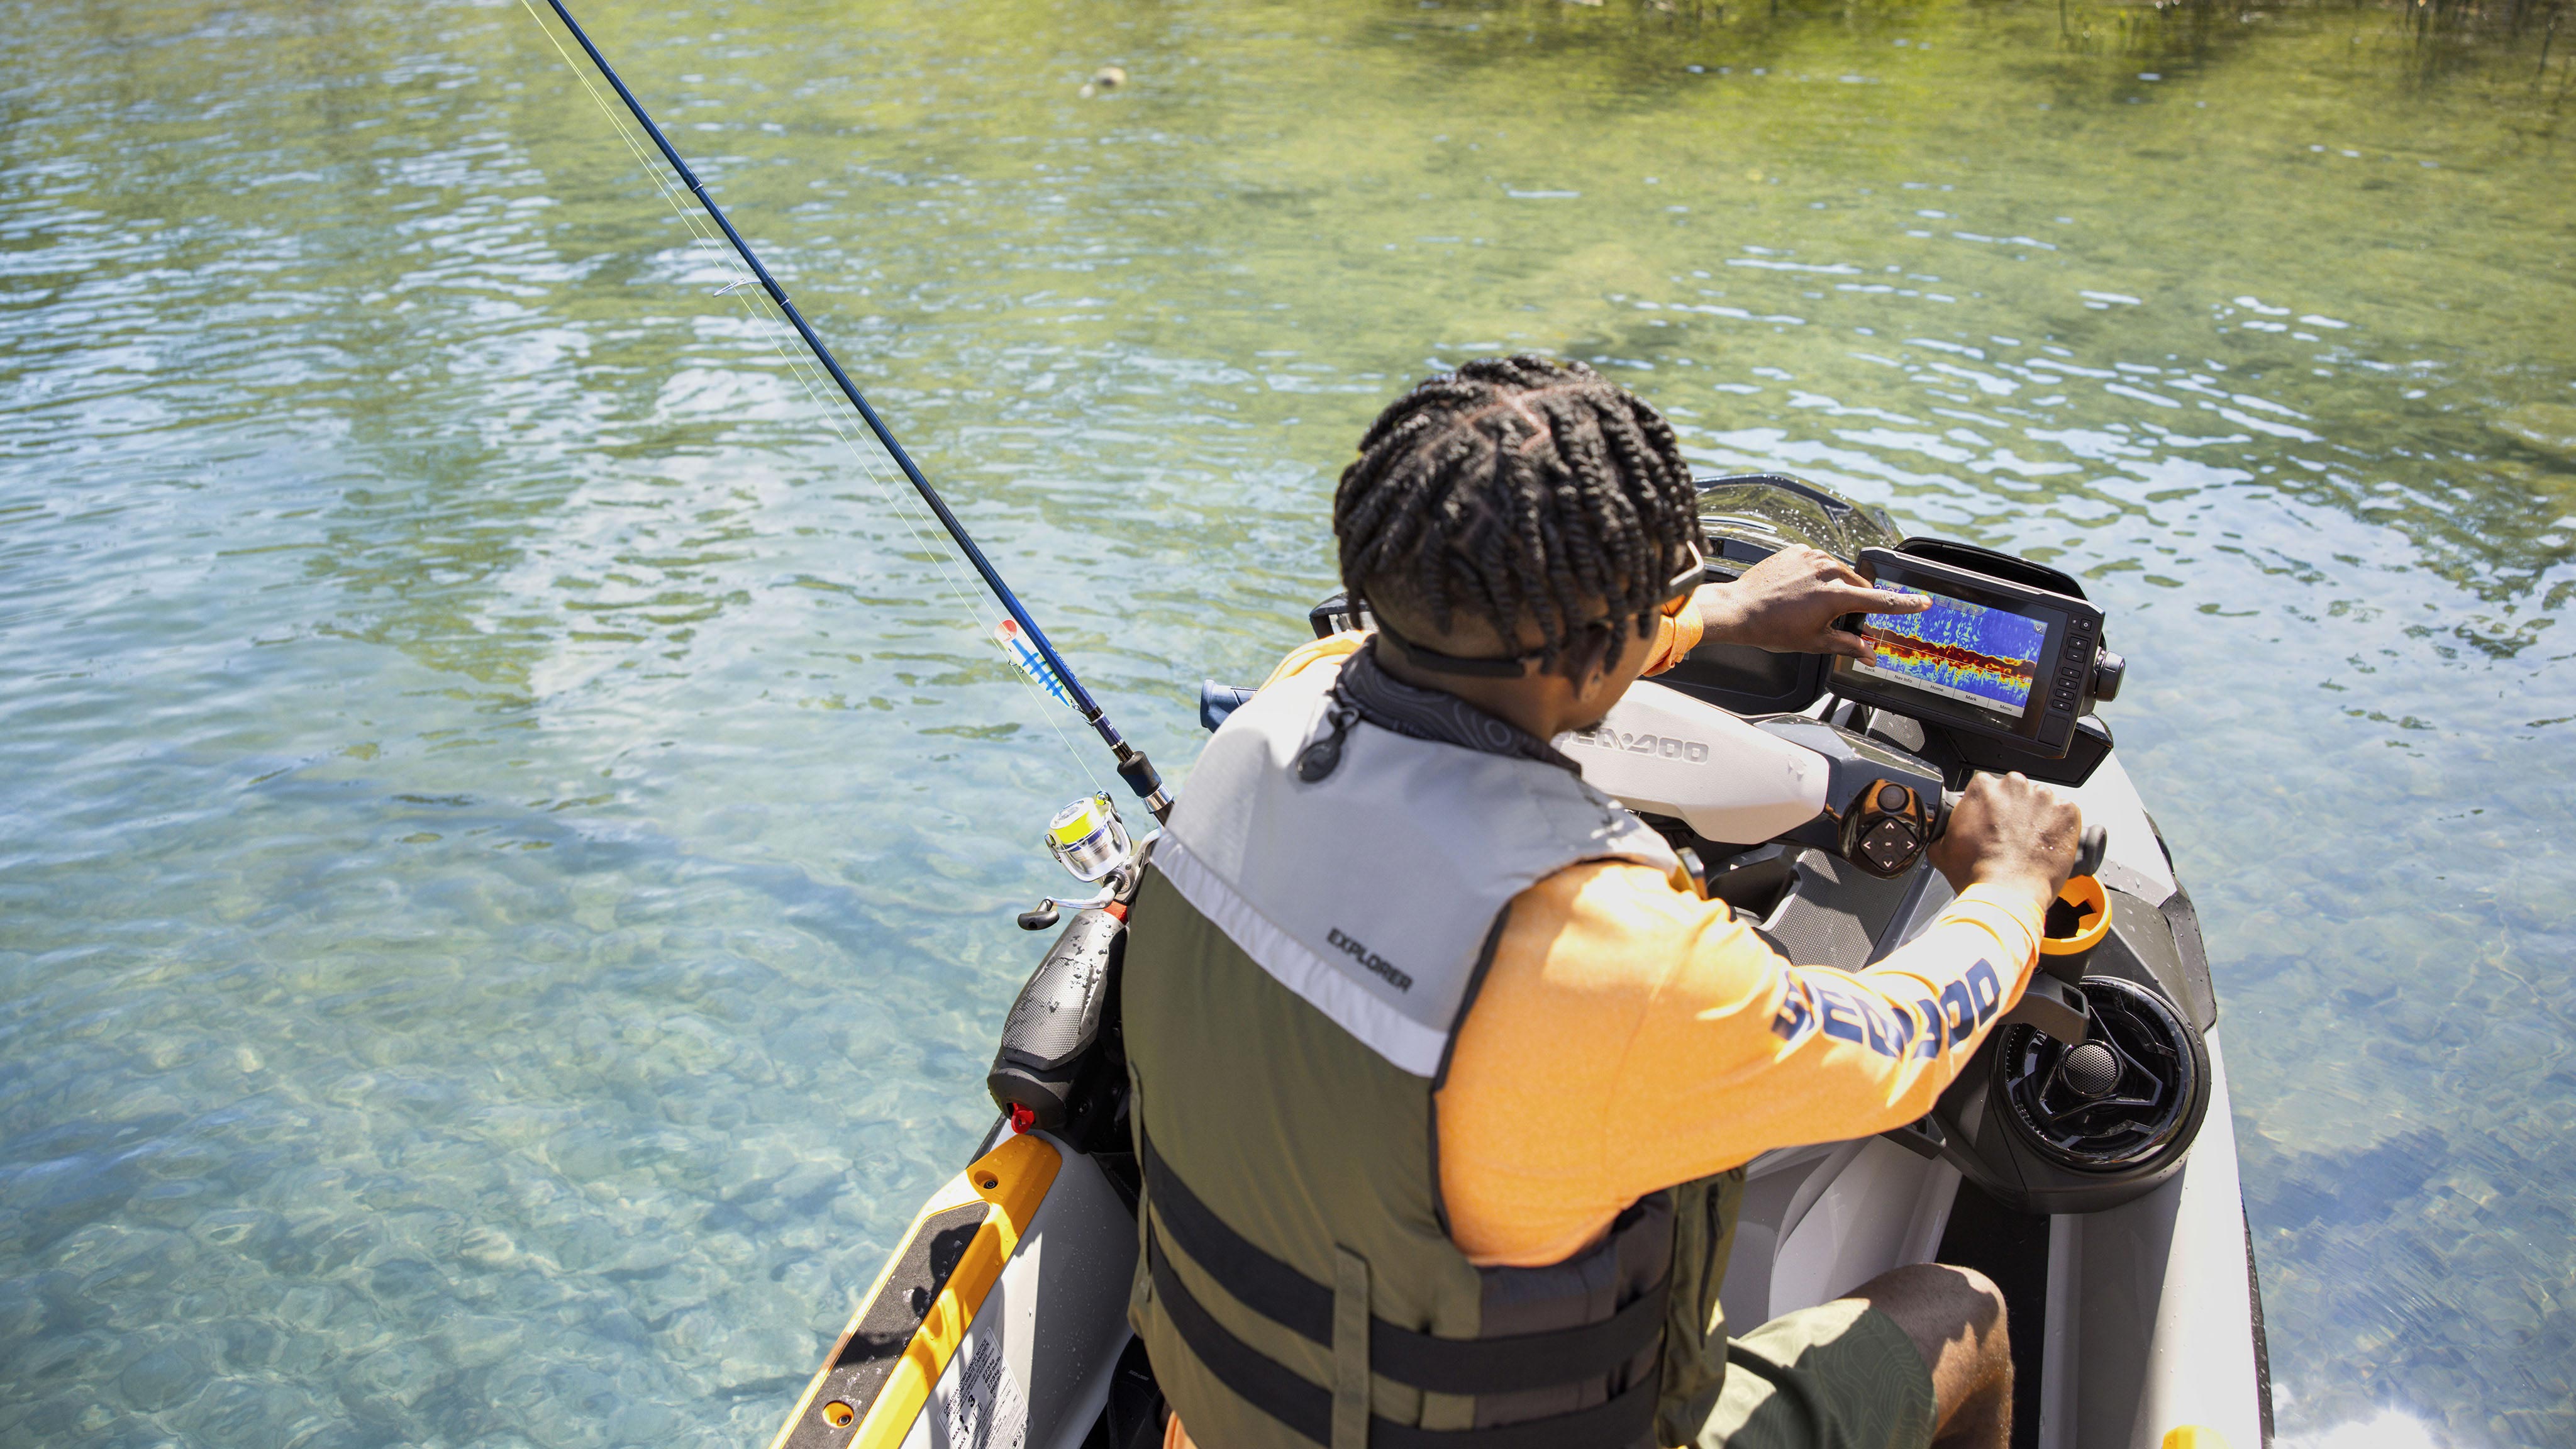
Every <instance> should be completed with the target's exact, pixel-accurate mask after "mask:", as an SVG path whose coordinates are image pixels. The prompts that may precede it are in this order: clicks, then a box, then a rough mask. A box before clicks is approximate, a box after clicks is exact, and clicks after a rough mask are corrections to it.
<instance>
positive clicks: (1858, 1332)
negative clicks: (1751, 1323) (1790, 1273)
mask: <svg viewBox="0 0 2576 1449" xmlns="http://www.w3.org/2000/svg"><path fill="white" fill-rule="evenodd" d="M1697 1407H1698V1405H1693V1408H1694V1409H1696V1408H1697ZM1931 1442H1932V1370H1931V1369H1930V1368H1929V1367H1927V1366H1926V1365H1925V1364H1924V1362H1923V1355H1922V1354H1920V1353H1918V1352H1916V1351H1915V1348H1914V1341H1913V1340H1912V1339H1910V1338H1907V1337H1906V1336H1905V1330H1904V1329H1902V1328H1899V1327H1897V1326H1896V1320H1895V1319H1893V1318H1890V1317H1888V1316H1887V1315H1886V1314H1884V1313H1881V1312H1879V1311H1878V1310H1877V1309H1875V1308H1872V1307H1870V1306H1869V1305H1868V1304H1866V1303H1863V1302H1861V1301H1859V1300H1858V1299H1853V1298H1838V1299H1835V1300H1834V1301H1833V1302H1831V1303H1820V1304H1818V1305H1816V1306H1815V1307H1813V1308H1802V1309H1799V1310H1798V1311H1797V1312H1795V1313H1786V1314H1782V1315H1781V1316H1780V1317H1778V1318H1774V1319H1772V1320H1771V1321H1770V1322H1769V1323H1766V1324H1763V1325H1762V1326H1761V1327H1760V1328H1757V1329H1755V1330H1753V1331H1752V1332H1751V1333H1748V1334H1746V1335H1744V1336H1743V1337H1742V1338H1738V1339H1732V1340H1729V1341H1728V1343H1727V1345H1726V1379H1725V1381H1724V1382H1723V1383H1722V1384H1720V1385H1719V1386H1718V1388H1717V1391H1716V1393H1715V1394H1714V1395H1713V1397H1712V1400H1711V1401H1710V1402H1709V1406H1708V1411H1707V1413H1706V1415H1705V1416H1704V1417H1701V1419H1700V1430H1699V1434H1698V1436H1697V1438H1695V1439H1694V1440H1693V1441H1692V1449H1926V1446H1928V1445H1929V1444H1931Z"/></svg>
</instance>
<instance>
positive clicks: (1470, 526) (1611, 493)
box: [1333, 355, 1699, 678]
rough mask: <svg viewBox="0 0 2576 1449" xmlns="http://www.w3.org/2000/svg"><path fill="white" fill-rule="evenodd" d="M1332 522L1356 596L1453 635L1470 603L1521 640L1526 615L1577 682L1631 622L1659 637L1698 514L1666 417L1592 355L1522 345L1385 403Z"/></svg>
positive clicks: (1544, 647) (1553, 658) (1556, 667)
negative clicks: (1552, 356) (1658, 621)
mask: <svg viewBox="0 0 2576 1449" xmlns="http://www.w3.org/2000/svg"><path fill="white" fill-rule="evenodd" d="M1333 533H1334V535H1335V537H1336V538H1338V539H1339V540H1340V543H1341V565H1342V584H1343V587H1344V588H1346V589H1347V590H1348V591H1349V593H1350V597H1351V599H1352V600H1353V602H1354V603H1357V602H1359V601H1362V600H1365V601H1367V602H1368V603H1369V605H1370V606H1371V607H1372V608H1373V609H1375V610H1376V611H1377V612H1378V614H1379V615H1380V617H1381V618H1383V617H1385V616H1386V615H1387V614H1388V613H1389V612H1390V611H1391V612H1393V613H1395V614H1396V615H1397V616H1398V622H1401V621H1403V620H1407V619H1412V620H1420V621H1422V622H1425V623H1428V624H1431V625H1433V626H1435V627H1436V628H1437V629H1438V630H1439V631H1440V632H1441V633H1443V634H1446V633H1448V632H1449V631H1450V629H1451V628H1452V627H1453V625H1454V623H1455V621H1456V620H1457V618H1458V616H1459V614H1460V613H1461V611H1463V612H1464V613H1465V614H1466V615H1468V616H1469V617H1471V618H1474V619H1477V620H1480V621H1482V622H1484V623H1485V624H1487V625H1490V626H1491V627H1492V628H1493V630H1494V632H1495V633H1496V634H1498V635H1499V636H1501V638H1502V639H1503V640H1504V641H1505V642H1506V644H1507V646H1508V645H1509V644H1510V641H1512V640H1514V639H1517V638H1518V637H1519V636H1520V630H1521V627H1522V621H1523V620H1524V619H1526V620H1529V621H1530V622H1533V623H1535V624H1536V625H1537V627H1538V631H1539V634H1540V637H1541V640H1542V644H1541V648H1540V654H1541V662H1542V667H1543V668H1546V669H1549V670H1552V671H1554V672H1556V673H1559V674H1563V675H1566V676H1568V677H1572V678H1579V677H1581V676H1582V675H1583V674H1584V673H1585V672H1587V671H1588V670H1589V669H1590V668H1592V667H1593V665H1594V663H1595V661H1596V660H1597V659H1600V658H1603V657H1606V656H1607V655H1608V654H1609V653H1610V652H1613V651H1612V650H1611V648H1610V646H1611V644H1612V641H1613V640H1614V639H1615V638H1616V634H1617V625H1618V624H1619V623H1621V622H1624V621H1633V624H1634V627H1635V628H1636V630H1637V632H1638V633H1639V635H1640V636H1644V635H1646V634H1648V633H1650V632H1651V631H1652V629H1653V627H1654V617H1655V612H1656V607H1657V605H1659V604H1660V603H1661V602H1662V601H1663V598H1664V593H1665V585H1666V583H1667V581H1669V580H1670V579H1671V578H1672V577H1673V576H1674V575H1675V574H1677V573H1678V572H1680V571H1681V570H1682V569H1683V568H1684V567H1686V566H1687V564H1688V561H1689V545H1690V544H1691V543H1692V542H1694V541H1696V540H1697V538H1698V536H1699V518H1698V510H1697V505H1696V494H1695V493H1694V492H1693V490H1692V488H1691V484H1690V470H1689V467H1688V465H1686V464H1685V463H1684V462H1683V461H1682V456H1681V449H1680V446H1679V445H1678V444H1677V443H1676V442H1675V441H1674V439H1673V430H1672V427H1671V426H1670V425H1669V424H1667V423H1666V422H1665V421H1664V419H1663V417H1662V415H1660V414H1658V413H1657V412H1656V411H1655V410H1654V409H1653V408H1652V407H1649V406H1647V405H1646V403H1645V402H1643V401H1642V400H1640V399H1639V398H1637V397H1636V396H1635V395H1634V394H1632V393H1630V392H1629V391H1628V390H1627V389H1625V388H1623V387H1620V386H1618V385H1617V384H1615V383H1613V382H1611V381H1609V380H1608V379H1606V378H1604V377H1602V376H1601V375H1600V374H1599V373H1596V372H1594V371H1593V370H1592V369H1591V368H1589V367H1586V366H1585V365H1583V364H1582V363H1580V362H1553V361H1550V360H1548V359H1546V358H1543V357H1532V356H1527V355H1523V356H1517V357H1501V358H1486V359H1481V360H1479V361H1475V362H1470V363H1468V364H1466V365H1465V366H1463V367H1461V368H1459V369H1458V370H1457V371H1456V372H1453V373H1444V374H1442V375H1440V376H1437V377H1433V378H1429V379H1426V380H1424V381H1423V382H1422V383H1420V384H1419V385H1417V386H1416V387H1414V389H1413V390H1412V391H1410V392H1408V393H1406V394H1405V395H1404V396H1402V397H1400V398H1398V399H1396V400H1395V402H1394V403H1393V404H1392V405H1391V406H1389V407H1388V408H1387V410H1386V411H1385V412H1383V413H1380V414H1379V415H1378V419H1377V421H1376V423H1374V424H1373V425H1371V426H1370V428H1369V431H1368V436H1366V437H1364V438H1362V439H1361V440H1360V455H1359V458H1358V459H1357V460H1356V461H1355V462H1353V463H1352V464H1351V465H1350V466H1349V467H1348V468H1345V469H1343V470H1342V481H1341V486H1340V487H1339V488H1338V489H1337V490H1335V492H1334V495H1333ZM1605 604H1606V605H1607V606H1608V607H1607V609H1606V611H1605V610H1604V609H1603V606H1604V605H1605ZM1578 634H1583V635H1590V636H1595V637H1592V638H1587V639H1586V640H1584V641H1582V642H1581V644H1579V645H1578V642H1577V639H1576V636H1577V635H1578Z"/></svg>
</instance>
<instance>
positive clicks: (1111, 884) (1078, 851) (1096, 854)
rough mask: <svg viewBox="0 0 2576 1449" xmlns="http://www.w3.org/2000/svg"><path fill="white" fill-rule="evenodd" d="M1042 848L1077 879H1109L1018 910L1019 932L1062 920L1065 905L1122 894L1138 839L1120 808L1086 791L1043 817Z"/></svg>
mask: <svg viewBox="0 0 2576 1449" xmlns="http://www.w3.org/2000/svg"><path fill="white" fill-rule="evenodd" d="M1046 848H1047V854H1049V855H1052V856H1054V857H1055V862H1056V864H1058V865H1060V866H1063V867H1064V868H1065V871H1066V873H1067V874H1069V875H1071V876H1072V877H1073V878H1074V879H1075V880H1078V881H1083V882H1086V883H1088V882H1091V881H1106V882H1107V884H1106V885H1104V886H1103V887H1102V888H1101V889H1100V890H1099V891H1098V892H1097V893H1095V894H1093V895H1090V896H1086V897H1083V898H1081V899H1079V900H1070V899H1068V900H1059V899H1057V898H1056V897H1054V896H1048V897H1046V898H1044V899H1042V900H1040V901H1039V902H1038V903H1037V908H1036V909H1035V910H1028V911H1022V912H1021V913H1020V915H1019V922H1020V929H1021V930H1023V931H1043V930H1045V929H1046V928H1047V927H1049V926H1052V925H1054V924H1055V923H1056V922H1057V921H1059V920H1061V919H1063V913H1064V912H1065V911H1066V910H1068V909H1070V910H1076V911H1087V910H1092V909H1095V908H1097V907H1100V906H1106V905H1108V904H1110V903H1111V902H1113V901H1115V900H1117V899H1118V898H1119V896H1121V895H1123V894H1125V892H1126V888H1127V883H1128V881H1129V880H1130V878H1131V877H1132V876H1133V874H1134V869H1133V867H1134V866H1135V863H1136V843H1135V841H1134V840H1132V839H1130V838H1129V837H1128V834H1127V822H1126V821H1124V820H1121V819H1119V818H1118V807H1117V806H1116V805H1115V804H1112V803H1111V802H1110V799H1109V797H1108V796H1107V795H1105V794H1101V795H1085V796H1083V797H1082V798H1081V799H1079V800H1076V801H1074V802H1073V803H1072V804H1070V805H1067V806H1065V807H1064V808H1063V809H1061V810H1059V811H1057V812H1056V813H1055V818H1054V819H1053V820H1050V821H1048V822H1047V829H1046Z"/></svg>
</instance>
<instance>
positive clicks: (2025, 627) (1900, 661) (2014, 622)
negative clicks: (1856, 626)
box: [1849, 581, 2048, 715]
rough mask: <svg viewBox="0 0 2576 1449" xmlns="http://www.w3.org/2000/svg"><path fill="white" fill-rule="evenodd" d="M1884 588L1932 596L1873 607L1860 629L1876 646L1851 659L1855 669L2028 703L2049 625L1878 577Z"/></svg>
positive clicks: (1954, 694) (1970, 698)
mask: <svg viewBox="0 0 2576 1449" xmlns="http://www.w3.org/2000/svg"><path fill="white" fill-rule="evenodd" d="M1879 587H1880V588H1883V589H1886V590H1887V591H1888V592H1890V593H1899V594H1912V595H1913V596H1915V597H1916V598H1920V599H1930V600H1931V601H1932V607H1931V608H1929V609H1926V610H1924V611H1923V612H1922V613H1920V614H1871V615H1868V616H1867V617H1866V618H1864V619H1863V620H1862V622H1861V629H1860V632H1861V634H1862V636H1863V637H1865V638H1867V639H1868V640H1869V641H1870V643H1871V644H1873V645H1875V646H1876V647H1877V649H1878V658H1877V659H1876V660H1874V661H1858V660H1856V661H1853V662H1852V663H1851V665H1850V666H1849V667H1850V670H1851V672H1852V673H1854V674H1858V675H1863V676H1866V677H1872V678H1878V679H1885V680H1889V681H1891V682H1894V683H1897V684H1902V685H1907V686H1910V687H1912V688H1914V689H1919V690H1922V691H1924V692H1926V693H1929V694H1936V695H1939V696H1941V697H1942V698H1944V699H1955V700H1958V701H1960V702H1962V703H1965V704H1973V705H1979V706H1982V707H1984V708H1986V709H1991V710H1995V711H1998V712H1999V713H2003V714H2008V715H2019V714H2021V713H2022V712H2023V711H2024V710H2025V709H2026V708H2028V707H2029V705H2030V690H2031V685H2032V683H2033V681H2035V680H2036V679H2037V678H2038V676H2039V660H2040V654H2041V652H2042V650H2043V648H2044V646H2045V645H2046V644H2047V642H2048V626H2047V625H2046V624H2044V623H2042V622H2041V621H2039V620H2037V619H2033V618H2029V617H2026V616H2024V615H2021V614H2014V613H2008V612H2006V611H2004V610H2002V609H1994V608H1988V607H1987V606H1985V605H1983V604H1972V603H1969V602H1968V601H1967V600H1965V599H1954V598H1951V597H1950V596H1949V595H1947V594H1936V593H1933V592H1932V591H1931V590H1929V589H1918V588H1913V587H1910V586H1908V585H1905V584H1901V583H1896V582H1894V581H1883V582H1881V583H1880V585H1879Z"/></svg>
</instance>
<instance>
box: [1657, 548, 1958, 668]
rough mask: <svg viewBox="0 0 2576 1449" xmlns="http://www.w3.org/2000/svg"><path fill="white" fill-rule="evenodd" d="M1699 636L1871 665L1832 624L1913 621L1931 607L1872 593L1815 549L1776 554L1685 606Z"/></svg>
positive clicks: (1863, 648)
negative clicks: (1886, 618)
mask: <svg viewBox="0 0 2576 1449" xmlns="http://www.w3.org/2000/svg"><path fill="white" fill-rule="evenodd" d="M1691 603H1692V606H1693V607H1695V608H1697V609H1698V610H1699V620H1700V627H1701V629H1702V631H1703V633H1702V637H1704V638H1708V639H1715V640H1720V641H1723V642H1725V643H1728V644H1750V645H1752V646H1753V647H1754V648H1756V649H1769V650H1772V651H1774V652H1776V653H1783V654H1792V653H1794V654H1841V655H1845V656H1847V657H1849V658H1853V659H1871V658H1875V657H1876V656H1877V651H1876V650H1875V649H1873V648H1872V647H1870V642H1869V641H1868V640H1867V639H1864V638H1862V637H1861V636H1860V635H1858V634H1855V633H1853V632H1851V631H1850V630H1848V629H1837V628H1835V627H1834V621H1835V620H1837V619H1840V618H1842V617H1844V616H1845V615H1849V614H1919V613H1922V612H1923V611H1924V610H1925V609H1928V608H1930V607H1931V606H1932V601H1931V600H1929V599H1925V598H1922V597H1921V596H1919V595H1914V594H1897V593H1890V592H1888V591H1887V590H1885V589H1878V588H1872V587H1871V586H1870V582H1869V580H1867V579H1865V578H1862V577H1861V576H1860V574H1859V573H1858V572H1857V571H1855V570H1854V569H1853V568H1852V566H1851V565H1850V564H1847V563H1844V562H1843V561H1842V560H1841V559H1838V558H1836V557H1834V556H1833V555H1832V554H1829V553H1827V552H1825V551H1824V550H1823V549H1818V548H1784V549H1782V550H1780V551H1779V552H1778V553H1775V554H1773V555H1771V556H1770V557H1769V558H1766V559H1764V560H1763V561H1762V562H1760V563H1758V564H1755V565H1754V566H1753V567H1751V568H1749V569H1746V570H1745V571H1744V574H1743V577H1741V578H1738V579H1737V580H1735V582H1733V583H1729V584H1710V585H1708V586H1707V587H1705V588H1703V589H1701V590H1700V591H1699V593H1698V594H1697V595H1695V596H1694V597H1693V598H1692V600H1691Z"/></svg>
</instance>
